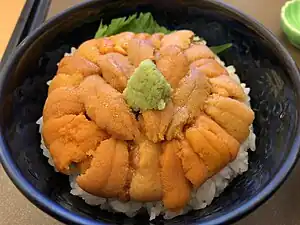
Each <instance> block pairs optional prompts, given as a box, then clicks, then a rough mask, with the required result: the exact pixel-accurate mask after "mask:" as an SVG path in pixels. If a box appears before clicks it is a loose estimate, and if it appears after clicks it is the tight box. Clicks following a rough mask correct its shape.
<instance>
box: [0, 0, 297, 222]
mask: <svg viewBox="0 0 300 225" xmlns="http://www.w3.org/2000/svg"><path fill="white" fill-rule="evenodd" d="M107 2H110V3H109V4H106V3H107ZM154 3H156V1H152V3H151V4H147V1H98V2H97V1H96V2H94V3H90V4H87V5H86V6H85V7H82V8H80V9H78V10H77V11H76V12H75V11H74V12H73V13H70V14H67V15H65V16H63V17H61V18H60V19H59V20H57V21H56V22H55V23H52V24H51V25H49V26H48V29H47V30H45V31H43V32H41V33H40V35H39V36H36V38H34V40H32V44H31V45H30V46H29V47H28V48H26V49H25V50H24V51H23V52H22V54H21V53H20V54H19V55H18V56H17V58H16V59H15V61H14V66H11V67H10V69H9V76H8V77H7V78H9V79H6V81H5V89H4V90H2V92H1V94H2V102H1V113H0V114H1V121H0V122H1V127H2V130H3V132H4V135H5V140H6V142H7V144H8V146H9V151H10V153H11V155H12V157H13V159H14V162H15V163H16V164H17V166H18V168H19V169H20V171H21V173H22V175H23V176H24V177H25V178H26V179H27V180H28V181H29V182H30V183H31V184H32V185H33V186H34V187H35V188H36V189H37V190H39V191H40V192H41V193H43V194H44V196H46V197H48V198H50V199H52V200H53V201H55V202H57V204H59V205H61V206H63V207H65V208H67V209H69V210H71V211H73V212H76V213H78V214H80V215H82V216H84V217H88V218H93V219H95V220H98V221H102V222H108V223H114V224H148V218H147V217H146V216H143V215H141V216H137V217H135V218H132V219H130V218H126V217H125V216H123V215H119V214H116V215H114V214H112V213H108V212H105V211H100V209H99V208H98V207H92V206H89V205H87V204H85V203H84V201H83V200H81V199H79V198H77V197H74V196H72V195H71V194H70V193H69V192H70V187H69V182H68V178H67V177H66V176H64V175H61V174H58V173H56V172H54V170H53V168H52V167H51V166H49V165H48V163H47V159H46V158H45V157H44V156H43V155H42V150H41V149H40V147H39V146H40V135H39V133H38V126H37V125H36V124H35V122H36V120H37V119H38V118H39V117H40V116H41V115H42V109H43V104H44V102H45V99H46V97H47V85H46V82H47V81H48V80H50V79H51V78H52V77H53V76H54V74H55V73H56V69H57V66H56V64H57V62H58V61H59V60H60V59H61V58H62V57H63V55H64V53H65V52H69V51H70V48H71V47H72V46H74V47H78V46H79V45H80V44H81V43H82V42H83V41H85V40H88V39H91V38H93V36H94V34H95V32H96V30H97V27H98V25H99V20H100V18H103V19H104V21H105V22H109V20H110V19H111V18H114V17H118V16H124V15H128V14H131V13H133V12H136V11H144V12H147V11H151V12H152V13H153V15H154V17H155V18H156V19H157V21H159V23H160V24H162V25H165V26H167V27H168V28H169V29H184V28H186V29H191V30H193V31H194V32H195V33H196V34H197V35H198V36H200V37H203V38H204V39H206V40H207V42H208V45H219V44H224V43H228V42H232V43H233V47H232V48H231V49H229V50H227V51H226V52H224V53H222V54H220V57H221V59H222V60H223V61H225V63H226V64H227V65H234V66H235V68H236V70H237V73H238V74H239V75H240V78H241V80H242V82H245V83H246V84H247V86H249V87H250V88H251V92H250V96H251V104H252V108H253V109H254V111H255V116H256V118H255V122H254V131H255V133H256V135H257V141H256V144H257V150H256V152H253V153H250V158H249V170H248V171H247V172H246V173H245V174H243V175H242V176H239V177H238V178H237V179H235V180H234V181H233V182H232V183H231V184H230V186H229V187H228V188H227V189H226V190H225V192H224V193H223V194H222V195H221V196H220V197H219V198H217V199H215V200H214V202H213V204H212V205H211V206H209V207H208V208H206V209H204V210H200V211H194V212H190V213H189V214H188V216H184V217H178V218H175V219H173V220H170V221H164V220H163V219H162V218H158V219H157V220H155V221H153V222H152V223H153V224H176V223H177V224H184V223H185V224H191V223H200V222H204V221H208V220H210V219H212V218H216V217H219V216H221V215H224V214H226V213H228V212H231V211H233V210H234V209H236V208H239V207H241V206H242V205H243V204H244V203H246V202H248V201H249V200H250V199H253V198H254V197H255V196H256V195H257V194H258V193H260V192H261V191H262V190H263V188H265V187H266V185H267V184H269V183H270V182H271V181H272V179H273V178H274V176H275V175H276V173H277V172H278V170H279V169H280V168H281V167H282V164H283V163H284V162H285V161H286V159H287V156H288V155H289V153H290V149H291V145H292V144H293V140H294V139H295V135H296V130H297V124H298V114H299V110H298V109H297V107H298V106H297V102H299V99H298V97H297V93H296V91H295V90H296V88H295V86H294V84H293V83H292V81H291V79H290V78H289V76H288V73H289V72H290V71H288V70H287V66H286V65H285V63H284V62H285V60H284V58H282V55H280V52H278V51H277V50H276V47H274V46H273V44H272V43H269V42H268V41H266V40H265V39H264V38H262V36H261V33H260V32H259V31H254V30H252V28H251V27H249V26H248V25H247V23H245V21H242V20H241V19H240V18H239V19H236V18H234V16H233V14H231V13H230V12H229V11H227V10H225V9H222V8H221V7H220V6H218V5H217V4H212V3H210V2H207V1H184V3H183V1H182V2H181V3H178V4H175V3H174V2H173V3H174V4H173V3H172V4H170V3H169V2H168V1H161V3H160V4H154ZM298 108H299V107H298Z"/></svg>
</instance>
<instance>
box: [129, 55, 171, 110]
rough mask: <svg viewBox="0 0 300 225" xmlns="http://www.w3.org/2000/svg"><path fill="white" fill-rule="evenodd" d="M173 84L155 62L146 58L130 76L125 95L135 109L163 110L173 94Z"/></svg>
mask: <svg viewBox="0 0 300 225" xmlns="http://www.w3.org/2000/svg"><path fill="white" fill-rule="evenodd" d="M171 91H172V89H171V86H170V84H169V83H168V82H167V81H166V79H165V78H164V76H163V75H162V73H161V72H160V71H159V70H158V69H157V68H156V66H155V64H154V63H153V62H152V61H151V60H150V59H146V60H144V61H142V62H141V63H140V65H139V66H138V67H137V68H136V69H135V71H134V73H133V75H132V76H131V77H130V79H129V81H128V83H127V87H126V89H125V90H124V96H125V99H126V101H127V104H128V105H129V106H130V107H131V108H132V109H133V110H134V111H138V110H141V111H145V110H149V109H155V110H163V109H164V108H165V106H166V103H167V102H168V100H169V99H170V96H171Z"/></svg>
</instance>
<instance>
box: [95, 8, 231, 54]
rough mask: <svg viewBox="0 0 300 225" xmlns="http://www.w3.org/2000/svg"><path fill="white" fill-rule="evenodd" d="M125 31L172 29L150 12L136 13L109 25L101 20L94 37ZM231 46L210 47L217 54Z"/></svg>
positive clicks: (166, 32) (228, 44)
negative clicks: (155, 18)
mask: <svg viewBox="0 0 300 225" xmlns="http://www.w3.org/2000/svg"><path fill="white" fill-rule="evenodd" d="M125 31H130V32H134V33H148V34H153V33H164V34H168V33H171V32H172V31H170V30H168V29H167V28H165V27H163V26H160V25H159V24H158V23H157V22H156V21H155V20H154V18H153V16H152V14H151V13H150V12H147V13H140V14H139V15H138V14H137V13H135V14H133V15H131V16H128V17H120V18H116V19H112V20H111V22H110V24H109V25H104V24H103V21H102V20H101V22H100V26H99V28H98V31H97V32H96V35H95V38H101V37H108V36H111V35H115V34H119V33H122V32H125ZM201 40H203V39H202V38H200V37H195V38H194V41H201ZM231 46H232V44H231V43H227V44H224V45H218V46H211V47H210V49H211V50H212V51H213V52H214V53H215V54H219V53H221V52H223V51H225V50H226V49H228V48H230V47H231Z"/></svg>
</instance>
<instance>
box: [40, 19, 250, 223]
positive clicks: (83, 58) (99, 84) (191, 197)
mask: <svg viewBox="0 0 300 225" xmlns="http://www.w3.org/2000/svg"><path fill="white" fill-rule="evenodd" d="M228 47H230V44H226V45H223V46H218V47H211V48H209V47H207V46H206V43H205V41H204V40H202V39H201V38H199V37H196V36H195V34H194V32H193V31H191V30H176V31H172V32H171V31H168V30H167V29H166V28H164V27H161V26H159V25H158V24H157V23H156V22H155V21H154V19H153V17H152V16H151V14H150V13H146V14H140V15H139V16H137V15H133V16H130V17H128V18H119V19H114V20H112V21H111V24H110V25H108V26H107V25H103V24H102V22H101V25H100V27H99V30H98V32H97V34H96V37H95V38H94V39H92V40H87V41H85V42H84V43H82V44H81V45H80V46H79V47H78V49H72V52H71V54H66V55H65V56H64V57H63V58H62V60H61V61H60V62H59V63H58V70H57V74H56V75H55V77H54V78H53V80H52V81H51V82H49V83H50V84H49V90H48V98H47V100H46V102H45V105H44V110H43V117H42V118H40V119H39V121H38V122H37V123H38V124H39V125H40V132H41V134H42V143H41V148H42V149H43V153H44V155H45V156H47V157H48V158H49V163H50V164H51V165H53V166H54V167H55V170H56V171H58V172H60V173H63V174H66V175H69V178H70V185H71V188H72V190H71V194H73V195H76V196H79V197H81V198H83V199H84V200H85V202H86V203H87V204H90V205H95V206H97V205H98V206H100V208H101V209H102V210H108V211H112V212H121V213H125V214H126V215H127V216H130V217H132V216H135V215H136V214H137V213H139V212H142V211H147V212H148V213H149V216H150V220H152V219H154V218H155V217H156V216H159V215H163V216H164V218H165V219H170V218H173V217H175V216H178V215H182V214H185V213H187V212H189V211H191V210H199V209H202V208H205V207H206V206H208V205H209V204H210V203H211V202H212V200H213V198H214V197H217V196H219V195H220V194H221V192H222V191H223V190H224V189H225V187H226V186H227V185H228V184H229V182H230V181H231V180H232V179H233V178H234V177H236V176H237V175H239V174H242V173H243V172H245V171H246V170H247V169H248V153H247V151H248V149H251V150H255V135H254V133H253V130H252V122H253V120H254V112H253V111H252V109H251V107H250V98H249V96H248V94H249V91H250V90H249V88H246V87H245V84H242V83H240V80H239V78H238V76H237V75H236V74H235V70H234V67H233V66H229V67H225V65H224V63H223V62H222V61H220V59H219V58H218V56H217V55H216V53H218V51H222V50H225V49H226V48H228Z"/></svg>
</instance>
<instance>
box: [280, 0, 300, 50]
mask: <svg viewBox="0 0 300 225" xmlns="http://www.w3.org/2000/svg"><path fill="white" fill-rule="evenodd" d="M281 28H282V30H283V32H284V33H285V34H286V36H287V38H288V39H289V41H290V42H291V43H292V44H293V45H294V46H295V47H297V48H299V49H300V0H292V1H288V2H286V3H285V4H284V6H283V7H282V8H281Z"/></svg>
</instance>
